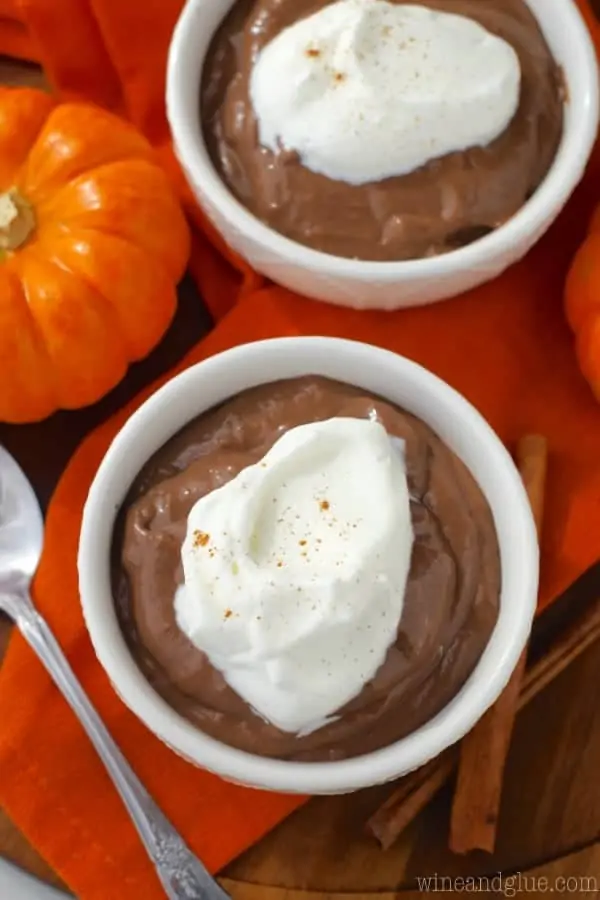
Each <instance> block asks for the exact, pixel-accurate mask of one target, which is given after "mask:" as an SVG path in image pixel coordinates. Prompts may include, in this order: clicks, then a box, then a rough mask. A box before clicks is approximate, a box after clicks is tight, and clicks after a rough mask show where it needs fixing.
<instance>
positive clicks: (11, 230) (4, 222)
mask: <svg viewBox="0 0 600 900" xmlns="http://www.w3.org/2000/svg"><path fill="white" fill-rule="evenodd" d="M34 228H35V213H34V211H33V207H32V206H31V204H30V203H28V202H27V200H25V198H24V197H22V196H21V195H20V194H19V192H18V191H17V190H16V188H11V189H10V190H9V191H6V192H5V193H4V194H0V251H2V250H3V251H5V252H6V251H12V250H17V249H18V248H19V247H20V246H21V245H22V244H24V243H25V241H27V240H28V238H29V237H30V235H31V233H32V232H33V230H34Z"/></svg>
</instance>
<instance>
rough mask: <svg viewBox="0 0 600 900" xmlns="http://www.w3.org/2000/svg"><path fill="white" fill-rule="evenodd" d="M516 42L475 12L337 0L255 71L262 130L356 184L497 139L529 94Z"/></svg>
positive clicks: (271, 50) (266, 52)
mask: <svg viewBox="0 0 600 900" xmlns="http://www.w3.org/2000/svg"><path fill="white" fill-rule="evenodd" d="M520 84H521V68H520V64H519V59H518V56H517V54H516V52H515V50H514V49H513V47H512V46H511V45H510V44H509V43H508V42H507V41H505V40H503V39H501V38H499V37H497V36H495V35H493V34H492V33H491V32H489V31H487V30H486V29H485V28H484V27H483V26H482V25H480V24H479V23H477V22H475V21H474V20H473V19H470V18H468V17H466V16H460V15H456V14H452V13H446V12H441V11H439V10H433V9H428V8H426V7H423V6H415V5H412V4H405V3H401V4H395V3H389V2H386V0H337V2H335V3H332V4H331V5H329V6H325V7H324V8H323V9H320V10H319V11H318V12H316V13H313V14H312V15H310V16H308V17H307V18H305V19H301V20H299V21H298V22H296V23H294V24H293V25H291V26H289V27H288V28H286V29H284V30H283V31H282V32H280V34H278V35H277V36H276V37H275V38H273V40H272V41H270V42H269V43H268V44H267V45H266V46H265V47H264V48H263V50H262V51H261V52H260V54H259V55H258V58H257V59H256V62H255V64H254V67H253V70H252V74H251V80H250V97H251V101H252V105H253V108H254V112H255V115H256V118H257V122H258V131H259V139H260V142H261V144H262V145H263V146H265V147H268V148H269V149H271V150H273V151H274V152H275V151H277V150H279V149H281V148H283V149H285V150H289V151H296V152H297V153H298V154H299V156H300V159H301V161H302V164H303V165H304V166H305V167H306V168H308V169H310V170H311V171H313V172H317V173H320V174H322V175H326V176H327V177H328V178H331V179H333V180H338V181H344V182H347V183H350V184H357V185H358V184H364V183H368V182H373V181H380V180H381V179H384V178H389V177H393V176H399V175H404V174H407V173H409V172H412V171H414V170H415V169H418V168H420V167H421V166H423V165H425V164H426V163H427V162H428V161H430V160H432V159H436V158H439V157H442V156H445V155H446V154H448V153H452V152H454V151H461V150H466V149H468V148H469V147H474V146H485V145H487V144H489V143H491V142H492V141H493V140H494V139H495V138H497V137H498V136H499V135H500V134H502V132H503V131H504V130H505V129H506V128H507V127H508V125H509V124H510V121H511V119H512V118H513V116H514V114H515V113H516V111H517V109H518V105H519V96H520Z"/></svg>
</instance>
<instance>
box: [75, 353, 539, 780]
mask: <svg viewBox="0 0 600 900" xmlns="http://www.w3.org/2000/svg"><path fill="white" fill-rule="evenodd" d="M307 373H311V374H320V375H325V376H328V377H330V378H334V379H338V380H340V381H345V382H349V383H351V384H355V385H358V386H360V387H361V388H364V389H365V390H367V391H370V392H373V393H375V394H379V395H382V396H384V397H386V398H387V399H389V400H390V401H392V402H393V403H396V404H398V405H399V406H402V407H404V408H406V409H407V410H409V411H410V412H412V413H414V414H415V415H417V416H419V417H420V418H421V419H423V420H424V421H425V422H427V423H428V424H429V425H430V426H431V427H432V428H433V429H434V430H435V431H436V432H437V433H438V434H439V435H440V437H441V438H442V439H443V440H444V441H445V442H446V443H447V444H448V446H450V447H451V448H452V449H453V450H454V451H455V452H456V453H457V454H458V455H459V456H460V457H461V459H462V460H463V461H464V462H465V464H466V465H467V466H468V467H469V469H470V470H471V472H472V473H473V475H474V476H475V478H476V479H477V481H478V482H479V484H480V486H481V488H482V490H483V492H484V494H485V496H486V497H487V499H488V501H489V504H490V507H491V509H492V513H493V516H494V522H495V525H496V529H497V533H498V540H499V544H500V555H501V566H502V593H501V603H500V615H499V618H498V622H497V625H496V627H495V629H494V632H493V634H492V637H491V640H490V642H489V644H488V646H487V648H486V650H485V652H484V653H483V656H482V657H481V660H480V662H479V664H478V665H477V668H476V670H475V671H474V672H473V674H472V676H471V678H470V679H469V680H468V682H467V683H466V684H465V686H464V687H463V689H462V690H461V691H460V693H459V694H458V695H457V696H456V697H455V699H454V700H453V701H452V702H451V703H450V704H449V705H448V706H447V707H446V708H445V709H444V710H443V711H442V712H441V713H440V714H439V715H437V716H436V717H435V718H434V719H432V720H431V721H430V722H428V723H427V724H426V725H424V726H423V727H422V728H420V729H419V730H418V731H416V732H414V733H412V734H410V735H409V736H408V737H406V738H404V739H403V740H401V741H398V742H396V743H394V744H392V745H390V746H389V747H385V748H384V749H382V750H378V751H377V752H375V753H369V754H366V755H365V756H361V757H358V758H356V759H349V760H345V761H342V762H326V763H300V762H285V761H281V760H271V759H265V758H263V757H260V756H254V755H251V754H248V753H243V752H241V751H240V750H235V749H233V748H232V747H229V746H226V745H225V744H222V743H220V742H219V741H216V740H213V739H212V738H210V737H208V736H207V735H205V734H203V733H202V732H201V731H199V730H198V729H197V728H195V727H194V726H193V725H192V724H191V723H190V722H188V721H187V720H185V719H184V718H182V717H181V716H180V715H178V714H177V713H176V712H175V710H173V709H172V708H171V707H169V706H168V705H167V703H166V702H165V701H164V700H162V699H161V698H160V697H159V696H158V694H156V693H155V692H154V690H153V689H152V688H151V687H150V685H149V683H148V682H147V681H146V679H145V678H144V676H143V675H142V673H141V672H140V670H139V669H138V668H137V666H136V664H135V662H134V661H133V659H132V657H131V655H130V653H129V651H128V649H127V646H126V643H125V641H124V639H123V636H122V634H121V631H120V629H119V624H118V621H117V617H116V613H115V608H114V603H113V597H112V593H111V581H110V548H111V541H112V534H113V527H114V522H115V517H116V514H117V511H118V510H119V508H120V506H121V504H122V502H123V500H124V498H125V495H126V494H127V491H128V488H129V487H130V485H131V483H132V481H133V479H134V478H135V476H136V475H137V473H138V472H139V470H140V469H141V467H142V466H143V464H144V463H145V462H146V461H147V460H148V459H149V457H150V456H151V455H152V454H153V453H154V452H155V451H156V450H158V449H159V448H160V447H161V446H162V445H163V444H164V443H165V442H166V441H167V440H168V439H169V438H170V437H171V436H172V435H173V434H175V433H176V432H177V431H178V430H179V429H180V428H182V427H183V426H184V425H185V424H186V423H187V422H189V421H190V420H191V419H193V418H194V417H195V416H197V415H199V414H200V413H202V412H204V411H205V410H208V409H210V408H211V407H213V406H214V405H215V404H218V403H221V402H222V401H223V400H226V399H227V398H228V397H231V396H233V395H235V394H236V393H239V392H240V391H241V390H243V389H245V388H248V387H251V386H254V385H257V384H262V383H264V382H269V381H274V380H278V379H282V378H290V377H294V376H298V375H306V374H307ZM78 566H79V586H80V592H81V602H82V605H83V612H84V616H85V620H86V623H87V627H88V630H89V634H90V637H91V639H92V643H93V645H94V649H95V651H96V654H97V656H98V659H99V660H100V663H101V665H102V666H103V667H104V669H105V671H106V673H107V675H108V677H109V679H110V680H111V682H112V683H113V685H114V688H115V690H116V691H117V693H118V694H119V695H120V697H121V698H122V700H123V701H124V703H126V704H127V706H129V707H130V709H131V710H133V712H134V713H135V714H136V715H137V716H139V718H140V719H141V720H142V721H143V722H144V723H145V724H146V725H147V726H148V728H149V729H150V730H151V731H152V732H154V734H156V735H157V736H158V737H159V738H161V740H163V741H164V742H165V743H166V744H168V745H169V746H170V747H171V748H172V749H173V750H175V751H176V752H177V753H179V754H180V755H182V756H184V757H186V758H187V759H188V760H190V761H191V762H192V763H195V764H196V765H198V766H202V767H203V768H206V769H210V770H211V771H213V772H217V773H219V774H220V775H222V776H223V777H225V778H227V779H229V780H232V781H236V782H240V783H243V784H248V785H252V786H255V787H262V788H268V789H271V790H278V791H285V792H290V793H312V794H330V793H338V792H347V791H353V790H357V789H358V788H362V787H365V786H367V785H372V784H377V783H380V782H384V781H388V780H390V779H393V778H396V777H398V776H400V775H403V774H404V773H406V772H409V771H410V770H412V769H414V768H416V767H418V766H420V765H422V764H423V763H425V762H427V760H429V759H431V758H433V757H434V756H437V754H439V753H440V752H441V751H442V750H444V749H445V748H446V747H448V746H449V745H450V744H453V743H454V742H455V741H457V740H459V739H460V738H461V737H462V736H463V735H464V734H465V733H466V732H467V731H468V730H469V729H470V728H471V727H472V726H473V725H474V724H475V722H476V721H477V719H479V718H480V716H482V715H483V713H484V712H485V711H486V709H487V708H488V707H489V706H490V705H491V704H492V703H493V702H494V700H495V699H496V698H497V696H498V695H499V693H500V692H501V690H502V688H503V687H504V686H505V684H506V682H507V681H508V678H509V676H510V674H511V672H512V671H513V669H514V667H515V665H516V663H517V660H518V658H519V655H520V653H521V651H522V649H523V647H524V645H525V642H526V639H527V635H528V634H529V630H530V627H531V621H532V616H533V613H534V609H535V603H536V596H537V585H538V547H537V539H536V533H535V526H534V523H533V519H532V515H531V511H530V507H529V503H528V500H527V496H526V494H525V491H524V489H523V485H522V483H521V479H520V477H519V474H518V472H517V470H516V469H515V466H514V464H513V462H512V459H511V457H510V455H509V454H508V452H507V451H506V449H505V448H504V446H503V445H502V443H501V442H500V440H499V439H498V438H497V437H496V435H495V434H494V432H493V431H492V430H491V428H490V427H489V425H487V423H486V422H485V421H484V419H483V418H482V417H481V416H480V415H479V413H478V412H477V411H476V410H475V409H474V408H473V407H472V406H471V405H470V404H469V403H468V402H467V401H466V400H465V399H464V398H463V397H461V396H460V395H459V394H457V393H456V391H454V390H453V389H452V388H450V387H449V386H448V385H447V384H445V383H444V382H443V381H441V380H440V379H438V378H437V377H436V376H434V375H432V374H431V373H430V372H428V371H426V370H425V369H423V368H421V367H420V366H418V365H417V364H416V363H414V362H411V361H409V360H407V359H404V358H402V357H400V356H396V355H395V354H393V353H390V352H388V351H386V350H381V349H378V348H377V347H372V346H370V345H368V344H361V343H355V342H353V341H344V340H336V339H332V338H322V337H306V338H304V337H299V338H280V339H275V340H270V341H259V342H257V343H253V344H246V345H243V346H241V347H237V348H235V349H233V350H228V351H227V352H225V353H222V354H219V355H218V356H213V357H212V358H210V359H208V360H206V361H205V362H202V363H200V364H199V365H196V366H193V367H192V368H190V369H188V370H187V371H185V372H183V373H182V374H181V375H179V376H177V377H176V378H174V379H173V380H172V381H170V382H169V383H168V384H166V385H165V386H164V387H163V388H162V389H161V390H159V391H158V392H157V393H156V394H154V395H153V396H152V397H151V398H150V399H149V400H147V401H146V402H145V403H144V404H143V406H142V407H141V408H140V409H139V410H138V411H137V412H136V413H135V414H134V415H133V416H132V417H131V418H130V419H129V421H128V422H127V424H126V425H125V426H124V427H123V429H122V430H121V432H120V433H119V434H118V435H117V437H116V438H115V440H114V442H113V444H112V445H111V447H110V449H109V450H108V452H107V454H106V456H105V458H104V461H103V462H102V464H101V466H100V468H99V469H98V472H97V474H96V478H95V480H94V483H93V484H92V487H91V490H90V493H89V497H88V500H87V503H86V506H85V510H84V515H83V525H82V530H81V540H80V545H79V560H78Z"/></svg>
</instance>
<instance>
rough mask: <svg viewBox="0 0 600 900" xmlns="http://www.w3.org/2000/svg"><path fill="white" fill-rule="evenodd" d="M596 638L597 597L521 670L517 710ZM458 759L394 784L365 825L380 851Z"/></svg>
mask: <svg viewBox="0 0 600 900" xmlns="http://www.w3.org/2000/svg"><path fill="white" fill-rule="evenodd" d="M596 641H600V597H598V598H597V599H596V600H594V601H593V602H591V603H590V604H589V605H588V606H587V607H586V608H585V609H584V611H583V612H582V613H581V614H580V615H579V616H578V618H577V619H575V620H574V621H573V622H572V623H571V624H570V625H569V626H568V627H567V628H566V629H565V631H564V632H562V633H561V634H560V635H559V636H558V637H557V638H556V639H555V640H554V642H553V643H552V644H551V645H550V646H549V647H548V648H547V650H546V652H545V654H544V656H542V657H541V658H540V659H539V660H538V661H537V662H536V663H535V664H534V665H533V666H531V667H530V668H529V669H528V670H527V671H526V673H525V678H524V679H523V683H522V686H521V692H520V694H519V700H518V709H519V710H521V709H523V708H524V707H525V706H526V705H527V704H528V703H529V702H530V701H531V700H533V699H534V697H537V695H538V694H540V693H541V692H542V691H543V690H544V688H546V687H547V686H548V685H549V684H550V682H552V681H553V680H554V679H555V678H557V677H558V675H560V674H561V672H564V670H565V669H566V668H567V667H568V666H569V665H570V664H571V663H572V662H573V661H574V660H575V659H577V657H579V656H580V655H581V654H582V653H584V651H585V650H587V649H588V647H590V646H591V645H592V644H594V643H595V642H596ZM458 759H459V748H458V747H451V748H450V749H449V750H446V751H445V752H444V753H443V754H442V755H441V756H438V757H437V759H435V760H433V761H432V762H430V763H427V765H425V766H422V767H421V768H420V769H417V771H416V772H411V774H410V775H406V776H405V777H404V778H403V779H402V780H401V781H400V782H399V784H398V787H396V789H395V790H394V791H393V793H392V794H391V795H390V796H389V797H388V799H387V800H386V801H385V803H383V805H382V806H380V807H379V808H378V809H377V810H376V811H375V813H374V814H373V815H372V816H371V818H370V819H369V820H368V822H367V824H366V829H367V832H368V833H370V834H371V835H373V836H374V837H375V838H377V840H378V841H379V843H380V844H381V846H382V848H383V849H384V850H387V849H388V848H389V847H391V846H392V844H394V843H395V842H396V840H397V839H398V838H399V836H400V835H401V834H402V832H403V831H404V829H405V828H406V827H407V826H408V825H409V824H410V823H411V822H412V820H413V819H415V818H416V817H417V816H418V814H419V813H420V812H421V811H422V810H423V809H424V808H425V807H426V806H427V804H428V803H429V801H430V800H432V799H433V797H434V796H435V795H436V794H437V792H438V791H439V789H440V788H441V787H442V786H443V785H444V784H445V783H446V782H447V781H448V780H449V778H450V776H451V774H452V772H453V771H454V769H455V767H456V764H457V763H458Z"/></svg>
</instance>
